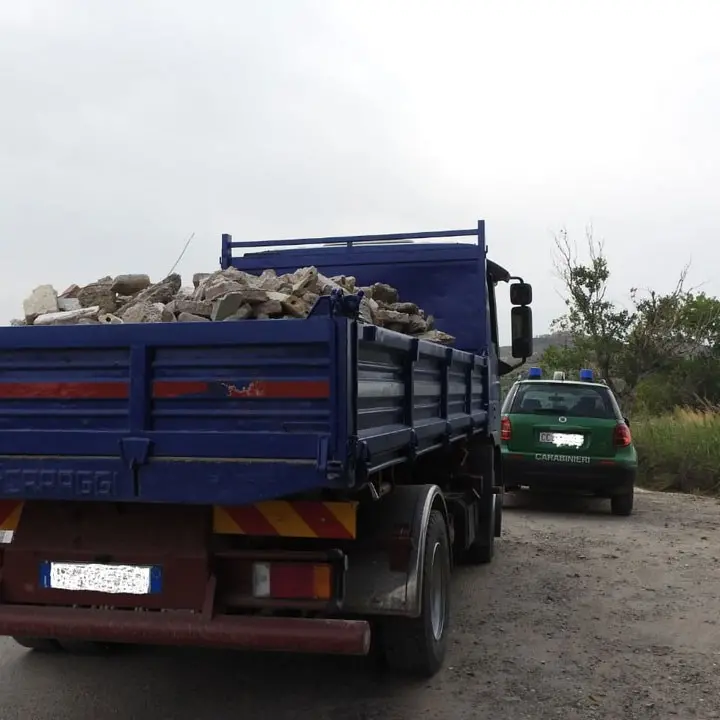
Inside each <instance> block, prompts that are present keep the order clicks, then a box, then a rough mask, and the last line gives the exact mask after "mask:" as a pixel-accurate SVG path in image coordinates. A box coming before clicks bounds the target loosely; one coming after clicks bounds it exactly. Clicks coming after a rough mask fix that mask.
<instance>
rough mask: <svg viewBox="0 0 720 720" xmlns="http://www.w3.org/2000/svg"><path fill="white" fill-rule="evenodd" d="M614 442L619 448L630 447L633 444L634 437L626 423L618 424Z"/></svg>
mask: <svg viewBox="0 0 720 720" xmlns="http://www.w3.org/2000/svg"><path fill="white" fill-rule="evenodd" d="M613 442H614V443H615V445H616V446H617V447H621V448H623V447H628V446H629V445H631V444H632V435H631V434H630V428H629V427H628V426H627V425H626V424H625V423H618V424H617V425H616V426H615V435H614V437H613Z"/></svg>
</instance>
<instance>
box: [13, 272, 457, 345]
mask: <svg viewBox="0 0 720 720" xmlns="http://www.w3.org/2000/svg"><path fill="white" fill-rule="evenodd" d="M360 291H362V293H363V296H362V300H361V302H360V303H359V310H358V319H359V320H360V321H361V322H364V323H373V324H377V325H380V326H382V327H385V328H388V329H390V330H394V331H396V332H401V333H404V334H406V335H412V336H414V337H422V338H423V339H427V340H430V341H433V342H438V343H441V344H451V343H452V342H453V341H454V338H453V337H452V336H451V335H448V334H447V333H443V332H441V331H439V330H436V329H435V327H434V323H435V321H434V318H433V317H432V315H426V314H425V312H424V310H422V309H420V308H419V307H418V305H417V304H416V303H413V302H410V301H401V300H400V298H399V296H398V291H397V289H396V288H393V287H392V286H390V285H388V284H387V283H382V282H377V283H374V284H372V285H364V286H359V285H358V281H357V278H356V277H354V276H352V275H335V276H333V277H331V278H329V277H326V276H325V275H323V274H322V273H320V272H318V270H317V268H316V267H313V266H309V267H301V268H298V269H297V270H295V271H294V272H291V273H290V272H289V273H284V274H281V275H278V273H277V271H276V270H275V269H273V268H266V269H265V270H263V271H262V273H259V274H254V273H249V272H246V271H244V270H239V269H237V268H235V267H231V268H226V269H224V270H218V271H217V272H213V273H196V274H195V275H194V276H193V287H183V286H182V280H181V278H180V276H179V275H177V274H172V275H169V276H168V277H166V278H165V279H164V280H162V281H160V282H158V283H154V284H152V283H151V282H150V277H149V275H146V274H124V275H117V276H115V277H114V278H113V277H111V276H106V277H104V278H100V279H99V280H97V281H96V282H94V283H90V284H89V285H86V286H84V287H79V286H77V285H71V286H70V287H69V288H67V289H66V290H65V292H64V293H63V294H62V295H61V296H60V297H58V296H57V294H56V293H55V291H54V290H53V288H52V287H51V286H49V285H45V286H40V287H39V288H36V290H35V291H33V293H32V295H31V296H30V297H29V298H28V299H27V300H26V301H25V303H24V309H25V310H26V320H24V321H13V324H14V325H18V324H22V323H27V324H32V323H33V321H34V320H35V319H36V318H42V319H40V320H39V322H38V324H40V325H43V324H44V325H51V324H72V323H82V324H90V323H92V324H97V323H101V324H111V325H112V324H122V323H123V322H125V323H155V322H176V321H180V322H207V321H208V320H209V319H212V320H216V321H236V320H251V319H253V318H256V319H261V320H262V319H269V318H272V319H280V318H283V319H294V318H306V317H308V315H309V314H310V312H311V311H312V308H313V306H314V305H315V303H317V302H318V299H319V298H320V297H321V296H322V295H330V294H332V293H333V292H341V293H343V294H346V295H347V294H357V293H359V292H360ZM85 311H89V312H90V315H86V314H85ZM78 313H79V314H78Z"/></svg>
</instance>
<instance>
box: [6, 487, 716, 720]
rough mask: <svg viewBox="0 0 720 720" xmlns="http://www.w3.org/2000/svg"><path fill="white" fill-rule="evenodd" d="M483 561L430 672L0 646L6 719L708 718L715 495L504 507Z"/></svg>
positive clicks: (521, 500) (465, 576)
mask: <svg viewBox="0 0 720 720" xmlns="http://www.w3.org/2000/svg"><path fill="white" fill-rule="evenodd" d="M512 504H513V506H514V507H513V508H512V509H509V510H508V512H507V515H506V520H505V532H504V537H503V538H502V540H501V541H500V542H499V544H498V552H497V555H496V559H495V562H494V563H493V564H492V565H491V566H489V567H481V568H463V569H461V570H460V571H458V573H457V576H456V578H455V586H454V607H453V616H454V624H453V630H452V649H451V653H450V657H449V658H448V663H447V667H446V668H445V670H444V671H443V672H442V673H441V674H440V675H438V676H437V677H436V678H434V679H433V680H432V681H430V682H424V683H419V684H418V683H408V682H402V681H399V680H397V679H393V678H388V677H382V676H381V677H377V676H374V675H373V674H371V673H369V672H368V670H367V669H366V668H365V667H364V666H363V664H362V663H360V662H357V661H354V660H342V659H341V660H337V659H333V658H322V659H318V660H314V659H309V660H308V659H306V658H296V657H274V656H257V655H252V656H241V655H238V654H235V653H217V652H196V651H173V650H162V651H160V650H158V651H137V652H135V651H133V652H128V653H123V654H122V655H120V656H118V657H114V658H100V659H94V658H76V657H62V656H61V657H60V658H52V657H42V656H33V655H32V654H26V653H24V652H23V651H21V650H19V649H17V648H16V647H15V646H14V645H12V643H11V642H10V641H4V640H3V641H0V707H1V708H2V710H3V712H2V717H3V719H4V720H13V719H14V718H20V717H23V718H27V717H33V718H36V719H37V720H45V719H47V720H50V718H53V720H64V719H65V718H68V719H69V718H72V719H73V720H85V719H86V718H87V719H88V720H90V719H91V718H92V720H103V719H104V718H116V717H117V718H136V719H137V720H144V719H145V718H147V719H149V718H153V720H159V719H164V718H173V720H186V719H187V720H190V719H192V720H204V719H206V718H207V719H208V720H210V719H212V720H225V719H226V718H227V719H228V720H229V719H230V718H236V717H243V718H245V719H246V720H254V719H255V718H258V719H260V718H262V719H263V720H267V719H268V718H272V720H285V719H288V720H289V719H290V718H293V719H294V720H303V719H304V718H312V719H313V720H324V719H325V718H328V719H330V718H332V720H418V719H419V718H442V720H464V719H465V718H468V719H470V718H473V719H474V720H481V719H483V718H492V720H505V719H506V718H507V719H508V720H510V719H511V718H512V720H520V719H521V718H533V719H534V720H544V719H545V718H554V719H566V718H567V719H568V720H569V719H575V718H577V719H579V718H583V719H584V720H587V719H588V718H607V719H608V720H622V719H623V718H628V719H630V718H675V717H678V718H683V719H684V718H720V676H719V674H718V673H719V670H718V664H720V532H719V531H720V504H718V502H717V501H715V500H709V499H699V498H693V497H688V496H678V495H659V494H654V493H644V492H643V493H641V494H639V496H638V498H637V511H636V514H635V515H633V516H632V517H630V518H616V517H613V516H611V515H610V514H609V512H608V508H607V503H606V502H599V501H598V502H597V503H596V502H594V501H593V502H592V503H587V502H585V501H569V502H566V503H563V504H559V503H557V502H553V503H551V504H546V503H538V502H537V501H533V503H530V502H529V501H528V499H527V498H526V497H523V496H520V497H517V498H515V499H514V500H513V502H512Z"/></svg>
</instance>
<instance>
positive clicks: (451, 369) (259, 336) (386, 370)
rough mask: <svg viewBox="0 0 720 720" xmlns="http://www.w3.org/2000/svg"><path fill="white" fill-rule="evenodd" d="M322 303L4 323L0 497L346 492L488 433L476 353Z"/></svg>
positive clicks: (202, 497)
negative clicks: (293, 314)
mask: <svg viewBox="0 0 720 720" xmlns="http://www.w3.org/2000/svg"><path fill="white" fill-rule="evenodd" d="M330 302H331V301H330V299H329V298H321V300H320V301H319V303H320V306H319V307H318V312H313V314H312V315H311V316H310V317H309V318H307V319H304V320H250V321H240V322H225V323H187V324H185V323H172V324H171V323H165V324H153V325H144V324H132V325H130V324H129V325H113V326H92V325H86V326H74V327H72V326H70V327H67V326H66V327H42V328H32V327H12V328H3V329H2V330H0V499H4V500H9V499H14V500H31V499H67V500H87V501H93V500H95V501H125V502H128V501H135V502H163V503H192V504H219V505H223V504H227V505H239V504H249V503H254V502H259V501H262V500H268V499H274V498H278V497H285V496H289V495H297V494H301V493H304V492H310V491H315V490H319V489H321V488H329V489H334V490H343V489H352V488H353V487H356V486H357V485H358V484H359V483H361V482H362V481H363V480H364V477H365V476H366V473H371V472H373V471H376V470H378V469H380V468H382V467H387V466H389V465H392V464H395V463H401V462H405V461H407V460H408V459H409V458H412V457H414V456H416V455H418V454H422V453H424V452H428V451H429V450H431V449H433V448H435V447H437V446H439V445H440V444H442V443H448V442H452V441H454V440H457V439H460V438H462V437H465V436H467V434H468V433H472V432H473V431H477V430H478V429H480V428H482V427H484V426H485V423H486V412H485V411H484V410H483V399H484V393H486V392H487V386H486V380H485V377H486V375H485V366H486V358H484V357H481V356H478V355H474V354H471V353H468V352H463V351H460V350H457V349H452V348H446V347H442V346H440V345H436V344H433V343H430V342H426V341H421V340H418V339H414V338H410V337H407V336H404V335H401V334H399V333H395V332H392V331H388V330H384V329H381V328H377V327H375V326H370V325H362V324H360V323H358V322H357V321H355V320H352V319H350V318H347V317H342V316H338V315H335V314H332V313H331V312H330V311H329V306H330ZM325 306H327V307H325Z"/></svg>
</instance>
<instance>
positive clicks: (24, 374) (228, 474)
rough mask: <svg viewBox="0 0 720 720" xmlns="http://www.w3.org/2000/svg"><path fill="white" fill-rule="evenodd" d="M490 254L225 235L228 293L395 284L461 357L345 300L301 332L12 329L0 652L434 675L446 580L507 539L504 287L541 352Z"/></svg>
mask: <svg viewBox="0 0 720 720" xmlns="http://www.w3.org/2000/svg"><path fill="white" fill-rule="evenodd" d="M453 238H463V240H462V241H458V240H453ZM419 240H420V241H423V242H417V241H419ZM238 248H241V249H242V251H243V252H242V254H239V255H238V256H236V253H235V252H234V251H236V250H237V249H238ZM268 248H271V249H268ZM486 253H487V249H486V244H485V229H484V223H483V222H480V223H479V224H478V226H477V227H476V228H472V229H470V230H460V231H446V232H425V233H408V234H394V235H375V236H359V237H343V238H320V239H317V238H314V239H309V240H308V239H303V240H286V241H267V242H258V243H241V242H233V240H232V238H231V237H230V236H227V235H226V236H223V240H222V257H221V265H222V267H223V268H228V267H231V266H234V267H236V268H239V269H242V270H245V271H248V272H251V273H253V272H255V273H258V274H259V273H260V271H261V270H264V269H266V268H274V269H275V270H276V271H277V272H278V273H282V272H288V271H293V270H295V269H296V268H297V267H299V266H309V265H314V266H315V267H317V268H318V269H319V271H320V272H322V273H324V274H327V275H337V274H346V275H349V274H352V275H354V276H355V277H356V278H357V281H358V286H361V285H368V284H372V283H374V282H378V281H379V282H385V283H388V284H390V285H392V286H394V287H395V288H397V289H398V290H399V291H400V293H401V295H404V296H405V297H408V298H412V299H413V300H414V301H416V302H418V303H419V304H421V305H422V307H424V308H426V309H427V310H428V311H430V312H432V313H433V314H434V316H435V318H436V320H437V326H438V327H439V328H440V329H442V330H444V331H446V332H448V333H450V334H452V335H454V336H455V337H456V339H457V342H456V344H455V347H444V346H442V345H439V344H436V343H432V342H428V341H425V340H420V339H417V338H413V337H409V336H406V335H403V334H400V333H398V332H394V331H391V330H388V329H384V328H380V327H377V326H375V325H370V324H365V323H363V322H361V321H360V320H358V317H357V315H358V297H357V296H356V295H350V294H346V295H342V294H339V293H335V294H334V295H332V296H330V297H320V298H319V299H318V300H317V303H316V304H315V305H314V307H313V308H312V311H311V313H310V315H309V316H308V317H307V318H305V319H286V320H275V319H273V320H244V321H238V322H217V323H210V322H208V323H164V324H153V325H147V324H125V325H80V326H56V327H34V328H33V327H8V328H3V329H1V330H0V530H4V531H12V532H6V533H5V537H6V541H5V542H4V543H3V544H1V545H0V635H5V636H11V637H13V638H15V640H16V641H17V642H19V643H20V644H21V645H23V646H25V647H29V648H33V649H37V650H77V649H78V648H83V649H87V648H101V647H112V646H114V645H115V644H116V643H138V644H166V645H185V646H188V645H195V646H211V647H226V648H239V649H245V650H276V651H286V652H318V653H336V654H346V655H367V654H369V653H371V654H372V655H373V656H374V655H375V652H377V657H378V658H384V660H385V662H386V663H387V665H388V666H389V667H390V668H393V669H395V670H398V671H401V672H409V673H414V674H419V675H425V676H429V675H432V674H433V673H435V672H436V671H437V670H438V669H439V668H440V667H441V665H442V663H443V658H444V655H445V650H446V645H447V634H448V628H449V623H450V594H449V585H448V583H449V578H450V573H451V569H452V567H453V565H454V564H455V563H460V562H467V563H486V562H489V561H490V560H491V559H492V557H493V546H494V541H495V538H496V537H497V536H498V535H499V534H500V528H501V521H502V487H503V484H502V468H501V465H500V457H501V456H500V427H499V424H500V383H499V377H500V375H502V374H503V373H505V372H507V371H508V370H510V369H511V366H510V365H509V364H508V363H506V362H503V361H501V360H500V359H499V357H498V329H497V312H496V285H498V283H509V287H510V299H511V302H512V304H513V307H512V310H511V315H512V317H511V320H512V322H511V325H512V342H513V356H514V357H517V358H518V359H519V360H520V361H523V359H524V358H526V357H527V356H529V355H530V353H531V351H532V324H531V310H530V307H529V304H530V302H531V299H532V290H531V287H530V286H529V285H528V284H526V283H524V282H523V281H522V279H521V278H515V277H512V276H511V275H510V273H509V272H508V271H507V270H504V269H503V268H502V267H501V266H499V265H497V264H495V263H493V262H491V261H490V260H489V259H487V257H486ZM518 364H519V363H518ZM371 648H372V652H371Z"/></svg>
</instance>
